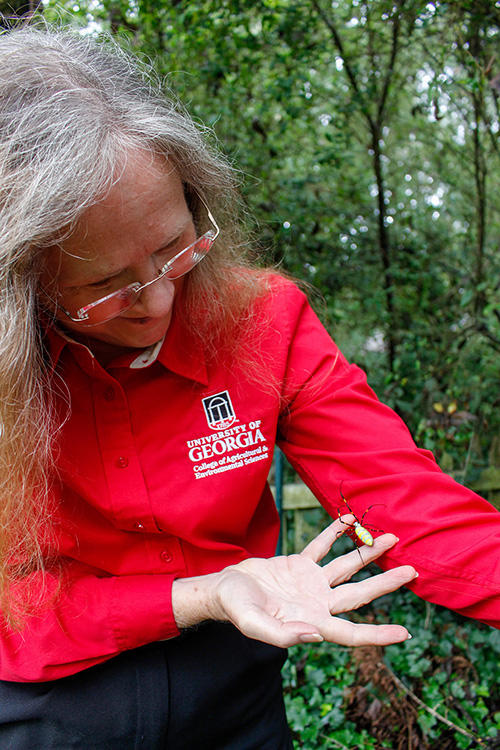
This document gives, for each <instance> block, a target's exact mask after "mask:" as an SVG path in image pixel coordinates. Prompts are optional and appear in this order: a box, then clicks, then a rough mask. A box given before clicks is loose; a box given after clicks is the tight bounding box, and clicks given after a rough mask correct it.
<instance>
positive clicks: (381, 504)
mask: <svg viewBox="0 0 500 750" xmlns="http://www.w3.org/2000/svg"><path fill="white" fill-rule="evenodd" d="M378 507H383V508H387V505H386V504H385V503H373V505H369V506H368V508H367V509H366V510H365V512H364V513H363V515H362V516H361V521H360V524H361V526H364V525H365V524H364V523H363V520H364V518H365V516H366V514H367V513H368V511H369V510H371V509H372V508H378ZM379 531H380V529H379Z"/></svg>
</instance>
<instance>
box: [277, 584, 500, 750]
mask: <svg viewBox="0 0 500 750" xmlns="http://www.w3.org/2000/svg"><path fill="white" fill-rule="evenodd" d="M363 617H364V619H367V620H368V621H372V620H373V619H376V621H377V622H386V621H387V622H397V623H400V624H404V625H405V626H406V627H408V629H409V630H410V632H411V633H412V636H413V638H412V640H411V641H407V642H406V643H404V644H400V645H397V646H390V647H386V648H385V649H380V648H375V647H370V648H360V649H354V650H350V649H346V648H341V647H339V646H333V645H331V644H325V643H322V644H319V645H318V646H314V647H310V646H308V647H306V646H296V647H294V648H293V649H291V650H290V654H289V659H288V661H287V663H286V665H285V668H284V672H283V677H284V684H285V698H286V705H287V712H288V717H289V722H290V726H291V727H292V730H293V732H294V734H295V738H296V739H295V747H296V748H304V749H305V750H316V749H318V750H319V748H327V747H338V748H359V747H363V748H368V747H369V748H373V750H381V748H384V747H387V748H398V747H408V746H409V744H408V743H409V742H410V741H411V742H412V745H411V747H414V748H419V749H421V750H438V748H439V750H455V749H456V748H476V747H484V748H490V749H493V748H498V747H500V697H499V693H498V660H499V656H500V632H499V631H497V630H491V629H489V628H487V627H486V626H482V625H479V624H477V623H474V622H472V621H470V620H466V619H465V618H461V617H459V616H458V615H455V614H454V613H452V612H449V611H447V610H444V609H442V608H438V607H436V608H435V607H434V606H432V605H428V604H426V603H424V602H422V601H420V600H418V599H417V598H416V597H415V596H414V595H413V594H411V593H410V592H408V591H404V592H398V593H397V594H396V595H392V596H391V597H387V598H384V599H382V600H380V601H379V602H378V603H377V605H376V606H373V605H372V606H370V607H368V608H365V611H364V612H363Z"/></svg>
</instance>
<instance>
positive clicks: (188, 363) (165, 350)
mask: <svg viewBox="0 0 500 750" xmlns="http://www.w3.org/2000/svg"><path fill="white" fill-rule="evenodd" d="M42 327H43V330H44V333H45V337H46V342H47V345H48V351H49V355H50V363H51V367H52V369H53V370H54V369H55V368H56V367H57V363H58V361H59V359H60V356H61V353H62V351H63V349H64V348H65V347H66V346H69V347H70V348H74V347H78V348H79V350H80V352H81V353H83V352H84V351H86V352H88V356H89V357H91V358H92V359H93V358H94V357H93V354H92V352H91V351H90V350H89V349H88V348H87V347H86V346H85V345H84V344H80V343H78V342H76V341H74V340H73V339H72V338H71V337H70V336H68V335H67V334H66V333H65V332H64V331H61V330H59V329H58V328H56V327H55V326H54V325H53V324H50V323H48V322H47V321H46V320H42ZM156 361H158V362H159V363H160V364H161V365H162V366H163V367H165V368H166V369H167V370H170V371H171V372H174V373H176V374H177V375H181V376H182V377H184V378H188V379H189V380H195V381H196V382H198V383H201V384H202V385H207V384H208V373H207V365H206V360H205V355H204V352H203V350H202V348H201V347H200V346H199V344H198V343H197V342H196V341H195V340H194V337H193V336H192V334H190V333H189V332H186V330H185V328H184V326H183V325H182V324H181V323H180V322H179V320H178V319H177V317H176V316H175V315H174V316H173V317H172V321H171V323H170V326H169V329H168V331H167V334H166V336H165V338H164V339H163V340H162V341H159V342H158V343H157V344H154V345H153V346H150V347H148V348H147V349H144V350H142V351H140V353H139V354H137V352H133V353H131V354H127V355H125V356H121V357H119V358H118V359H117V360H116V362H115V363H114V366H116V367H129V368H130V369H134V370H135V369H144V368H147V367H150V366H151V365H152V364H153V363H154V362H156Z"/></svg>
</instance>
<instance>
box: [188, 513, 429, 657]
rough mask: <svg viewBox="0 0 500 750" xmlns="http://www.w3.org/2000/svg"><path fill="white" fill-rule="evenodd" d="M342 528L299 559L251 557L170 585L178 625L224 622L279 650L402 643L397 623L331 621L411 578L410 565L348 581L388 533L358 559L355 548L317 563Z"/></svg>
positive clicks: (337, 525) (386, 544) (389, 538)
mask: <svg viewBox="0 0 500 750" xmlns="http://www.w3.org/2000/svg"><path fill="white" fill-rule="evenodd" d="M343 520H344V522H347V523H350V522H351V521H352V520H353V519H352V517H351V516H345V517H344V518H343ZM344 529H345V523H341V522H340V521H339V520H336V521H334V522H333V523H332V524H330V526H328V527H327V528H326V529H325V530H324V531H323V532H322V533H321V534H319V535H318V536H317V537H316V538H315V539H313V541H312V542H310V544H308V545H307V547H305V549H304V550H303V551H302V552H301V553H300V554H298V555H289V556H279V557H272V558H269V559H264V558H251V559H249V560H244V561H243V562H241V563H238V564H237V565H231V566H230V567H228V568H225V569H224V570H222V571H221V572H220V573H214V574H211V575H208V576H200V577H198V578H187V579H180V580H178V581H176V582H175V583H174V590H173V607H174V616H175V617H176V621H177V624H178V626H179V627H180V628H182V627H188V626H189V625H193V624H195V623H196V622H200V621H201V620H204V619H213V620H227V621H229V622H232V623H233V624H234V625H235V626H236V627H237V628H238V629H239V630H241V632H242V633H244V634H245V635H247V636H248V637H250V638H255V639H257V640H260V641H264V642H265V643H271V644H274V645H275V646H281V647H283V648H285V647H289V646H292V645H295V644H297V643H307V642H318V641H322V640H325V641H330V642H331V643H338V644H341V645H345V646H366V645H371V644H374V645H388V644H390V643H398V642H400V641H404V640H406V639H407V638H408V631H407V630H406V628H404V627H402V626H400V625H367V624H357V623H352V622H349V621H348V620H345V619H343V618H340V617H335V615H338V614H341V613H344V612H349V611H351V610H354V609H357V608H358V607H361V606H363V605H364V604H367V603H368V602H370V601H372V600H373V599H376V598H377V597H379V596H382V595H383V594H387V593H389V592H391V591H395V590H396V589H398V588H399V587H400V586H402V585H404V584H405V583H409V582H410V581H412V580H413V579H414V578H415V577H416V575H417V573H416V572H415V570H414V568H412V567H410V566H403V567H400V568H394V569H392V570H389V571H387V572H385V573H380V574H379V575H376V576H372V577H370V578H366V579H364V580H362V581H359V582H357V583H348V581H349V579H350V578H351V577H352V576H353V575H354V573H356V572H357V571H359V570H360V569H361V568H362V567H363V566H364V565H366V564H367V563H369V562H372V561H373V560H376V559H377V557H379V556H380V555H382V554H383V553H384V552H386V551H387V550H388V549H390V548H391V547H392V546H393V545H394V544H396V542H397V538H396V537H395V536H393V535H392V534H384V535H383V536H380V537H378V538H377V539H376V540H375V543H374V546H373V547H363V548H362V550H363V552H362V554H363V558H362V559H361V556H360V554H359V552H358V551H357V550H353V551H352V552H349V553H347V554H345V555H342V556H340V557H337V558H335V559H334V560H332V562H329V563H327V564H326V565H324V566H321V565H319V563H320V561H321V560H322V559H323V558H324V557H325V556H326V555H327V554H328V552H329V551H330V549H331V547H332V545H333V543H334V542H335V541H336V539H337V538H338V537H339V535H340V534H341V533H342V532H343V530H344ZM193 587H194V588H193ZM190 602H191V605H192V606H190Z"/></svg>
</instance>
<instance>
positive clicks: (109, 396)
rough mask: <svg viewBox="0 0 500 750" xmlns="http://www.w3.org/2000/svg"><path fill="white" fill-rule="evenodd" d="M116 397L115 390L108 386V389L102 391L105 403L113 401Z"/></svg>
mask: <svg viewBox="0 0 500 750" xmlns="http://www.w3.org/2000/svg"><path fill="white" fill-rule="evenodd" d="M115 396H116V393H115V389H114V388H113V387H112V386H111V385H110V386H109V388H106V390H105V391H104V398H105V399H106V401H113V400H114V398H115Z"/></svg>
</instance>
